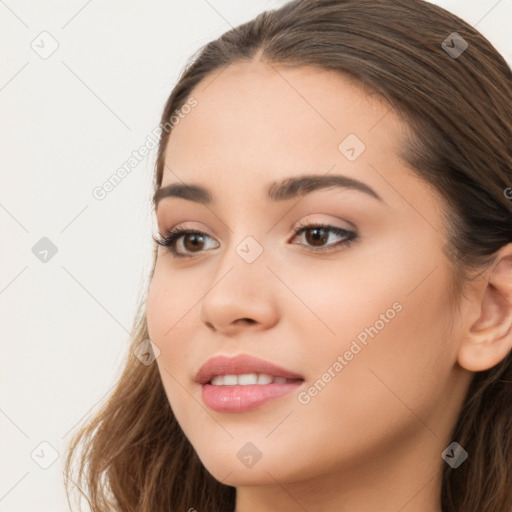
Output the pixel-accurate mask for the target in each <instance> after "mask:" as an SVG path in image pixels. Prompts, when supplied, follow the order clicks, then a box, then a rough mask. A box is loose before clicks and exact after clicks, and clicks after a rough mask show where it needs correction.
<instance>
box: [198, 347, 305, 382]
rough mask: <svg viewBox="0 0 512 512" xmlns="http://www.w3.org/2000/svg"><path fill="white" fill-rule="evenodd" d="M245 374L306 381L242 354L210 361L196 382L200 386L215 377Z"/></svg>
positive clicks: (296, 375)
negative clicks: (261, 374)
mask: <svg viewBox="0 0 512 512" xmlns="http://www.w3.org/2000/svg"><path fill="white" fill-rule="evenodd" d="M245 373H265V374H267V375H271V376H272V377H284V378H285V379H301V380H304V378H303V377H302V376H301V375H298V374H297V373H294V372H292V371H290V370H286V369H285V368H281V367H279V366H276V365H275V364H272V363H270V362H269V361H265V360H263V359H259V358H257V357H253V356H249V355H246V354H240V355H237V356H235V357H226V356H215V357H212V358H210V359H208V361H206V363H204V364H203V366H201V368H200V369H199V371H198V372H197V374H196V376H195V381H196V382H198V383H199V384H206V383H207V382H209V381H210V380H211V378H212V377H214V376H215V375H241V374H245Z"/></svg>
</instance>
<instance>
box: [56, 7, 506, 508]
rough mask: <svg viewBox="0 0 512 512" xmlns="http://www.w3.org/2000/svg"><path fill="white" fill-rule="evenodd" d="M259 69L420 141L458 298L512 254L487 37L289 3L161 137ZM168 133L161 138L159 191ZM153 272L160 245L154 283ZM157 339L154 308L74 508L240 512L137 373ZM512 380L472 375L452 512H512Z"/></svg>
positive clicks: (84, 444)
mask: <svg viewBox="0 0 512 512" xmlns="http://www.w3.org/2000/svg"><path fill="white" fill-rule="evenodd" d="M454 32H456V33H457V34H458V35H457V34H453V33H454ZM461 38H462V39H461ZM444 41H447V42H445V43H443V42H444ZM464 41H465V42H466V43H467V48H466V47H465V44H464ZM457 52H458V53H457ZM255 56H256V57H257V58H260V59H261V60H262V61H264V62H266V63H268V64H270V65H274V64H276V65H278V66H316V67H317V68H321V69H329V70H337V71H339V72H340V73H344V74H345V75H347V76H351V77H352V78H354V79H356V80H358V81H359V83H361V84H362V85H363V84H364V85H365V86H366V87H369V88H371V89H372V90H373V91H375V92H376V93H377V94H379V95H380V96H381V97H383V98H385V99H386V100H387V101H388V102H389V104H390V105H392V107H393V109H394V111H395V112H396V113H397V114H398V115H399V116H401V118H402V119H403V120H404V121H405V122H406V125H407V126H408V127H409V128H410V140H409V141H408V143H407V145H406V146H405V147H404V148H403V154H402V155H401V156H402V158H403V159H404V160H405V161H406V162H408V163H409V164H410V167H411V169H412V170H413V171H414V172H415V173H417V175H418V176H419V177H421V178H422V179H423V180H424V181H425V183H426V184H427V183H428V184H429V185H430V186H433V187H434V188H435V190H437V191H438V192H439V193H440V194H441V195H442V197H443V198H444V199H445V202H446V204H445V210H444V212H443V214H444V216H445V219H446V225H447V227H448V228H449V231H448V232H449V235H450V236H449V237H448V241H447V245H446V247H445V250H446V251H447V252H446V253H447V255H449V259H450V263H451V265H452V268H453V276H454V281H453V282H454V283H455V285H456V286H455V288H454V289H455V290H457V291H458V292H461V293H463V292H464V285H465V284H467V283H468V282H469V280H470V279H472V278H473V273H474V272H475V271H478V270H479V269H482V267H485V266H488V265H490V264H491V263H492V262H493V261H494V259H495V252H496V251H497V250H498V249H500V248H501V247H502V246H504V245H506V244H507V243H509V242H512V221H511V219H512V216H511V214H512V202H511V201H510V200H509V199H508V198H507V197H506V194H505V192H504V191H505V190H506V189H507V188H508V187H510V186H512V80H511V79H512V74H511V70H510V67H509V65H508V64H507V63H506V61H505V60H504V59H503V57H502V56H501V55H500V54H499V53H498V52H497V51H496V49H495V48H494V47H493V46H492V45H491V43H490V42H489V41H488V40H487V39H485V38H484V37H483V35H482V34H480V33H479V32H478V31H477V30H475V29H474V28H472V27H471V26H470V25H468V24H467V23H465V22H464V21H463V20H461V19H460V18H458V17H457V16H455V15H453V14H451V13H449V12H447V11H446V10H444V9H442V8H440V7H437V6H435V5H433V4H430V3H427V2H425V1H423V0H295V1H291V2H288V3H287V4H285V5H284V6H283V7H281V8H279V9H277V10H274V11H265V12H263V13H261V14H260V15H258V16H257V17H256V18H255V19H253V20H252V21H250V22H248V23H244V24H242V25H240V26H238V27H235V28H233V29H232V30H229V31H228V32H226V33H225V34H223V35H222V36H221V37H219V38H218V39H217V40H215V41H212V42H210V43H208V44H207V45H205V46H204V47H203V48H202V49H201V51H200V52H198V53H197V54H196V55H195V56H194V59H193V60H192V61H190V62H189V63H188V65H187V66H186V68H185V69H184V71H183V72H182V74H181V76H180V78H179V81H178V83H177V84H176V86H175V87H174V89H173V90H172V93H171V95H170V97H169V99H168V101H167V103H166V105H165V108H164V111H163V115H162V119H161V125H162V126H163V125H165V123H169V120H170V119H171V117H172V116H173V115H174V113H175V111H176V110H179V109H180V108H181V107H182V106H183V105H184V104H185V102H186V101H187V99H188V98H189V97H190V96H191V93H192V91H193V89H194V88H195V87H196V86H197V85H198V84H199V83H200V82H202V81H203V80H205V79H206V78H207V77H208V79H209V80H214V79H215V76H216V74H217V73H220V72H222V70H223V68H224V67H225V66H229V65H230V64H233V63H237V62H244V61H250V60H251V59H254V58H255ZM191 115H193V113H192V114H191ZM171 134H172V130H168V131H167V130H164V131H163V132H162V135H161V138H160V144H159V148H158V156H157V161H156V172H155V176H154V189H155V190H157V189H158V188H159V187H160V185H161V182H162V175H163V171H164V159H165V149H166V145H167V141H168V138H169V136H170V135H171ZM155 262H156V245H155V254H154V261H153V268H152V270H151V277H152V275H153V272H154V264H155ZM450 286H451V285H450V284H448V283H447V288H449V287H450ZM148 338H149V336H148V330H147V323H146V316H145V296H144V297H143V298H142V299H141V302H140V306H139V311H138V315H137V318H136V319H135V321H134V324H133V326H132V334H131V338H130V340H131V347H130V350H129V352H128V354H127V356H126V359H125V361H124V366H123V371H122V374H121V376H120V378H119V381H118V383H117V385H116V387H115V389H114V390H113V392H112V393H111V394H110V396H109V398H108V400H107V401H105V403H104V404H103V405H102V406H101V408H100V410H99V411H96V412H95V413H94V415H93V416H92V417H91V418H89V420H88V423H87V424H86V425H85V426H83V427H81V429H80V430H79V431H78V432H76V433H75V436H74V438H73V440H72V442H71V443H70V448H69V453H68V457H67V459H66V469H65V475H66V492H67V494H68V501H69V496H70V492H69V490H68V488H67V487H68V486H72V487H76V486H78V487H79V488H80V489H81V490H82V492H83V494H84V496H86V498H87V500H88V501H89V504H90V507H91V510H93V511H94V512H100V511H101V512H104V511H105V510H112V511H119V512H121V511H122V512H131V511H138V512H155V511H161V512H163V511H174V510H183V511H187V510H189V509H197V510H199V511H208V512H220V511H232V510H233V509H234V504H235V488H234V487H230V486H227V485H224V484H222V483H221V482H218V481H217V480H215V479H214V478H213V477H212V475H211V474H210V473H208V471H207V470H206V469H205V468H204V466H203V465H202V463H201V462H200V460H199V458H198V456H197V454H196V453H195V451H194V449H193V447H192V446H191V444H190V443H189V441H188V440H187V438H186V436H185V435H184V433H183V431H182V430H181V428H180V426H179V425H178V423H177V421H176V419H175V417H174V415H173V412H172V410H171V408H170V405H169V402H168V400H167V397H166V395H165V392H164V388H163V385H162V382H161V378H160V376H159V372H158V367H157V365H156V363H153V364H151V365H144V364H141V362H140V361H139V360H138V359H137V358H136V357H135V356H134V354H133V349H134V348H135V347H136V346H137V345H138V344H139V343H140V342H142V341H143V340H147V339H148ZM511 381H512V356H511V354H508V356H507V357H506V358H505V359H504V360H503V361H501V362H500V363H499V364H497V365H496V366H494V367H493V368H491V369H489V370H486V371H482V372H476V373H475V376H474V377H473V381H472V383H471V386H470V388H469V390H468V393H467V396H466V399H465V401H464V404H463V407H462V410H461V413H460V416H459V418H458V421H457V423H456V425H455V426H454V428H453V431H452V435H451V439H452V440H455V441H457V442H458V443H459V444H460V445H461V446H462V447H463V448H464V449H465V450H466V451H467V452H468V453H469V458H468V459H467V461H465V462H464V464H462V465H461V466H460V467H458V468H457V469H452V468H451V467H449V466H448V464H445V465H444V467H443V479H442V507H443V511H444V512H483V511H485V512H505V511H506V512H511V511H512V386H511ZM75 459H77V460H78V463H79V465H78V476H77V477H75V478H74V479H73V476H74V475H73V473H72V469H73V461H74V460H75Z"/></svg>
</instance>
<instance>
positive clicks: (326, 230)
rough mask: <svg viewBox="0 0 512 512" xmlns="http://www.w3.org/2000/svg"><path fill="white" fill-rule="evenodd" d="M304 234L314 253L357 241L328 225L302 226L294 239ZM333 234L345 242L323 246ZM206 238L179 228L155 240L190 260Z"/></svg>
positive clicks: (195, 232)
mask: <svg viewBox="0 0 512 512" xmlns="http://www.w3.org/2000/svg"><path fill="white" fill-rule="evenodd" d="M303 233H306V237H305V238H306V241H307V243H308V244H312V245H311V246H310V247H312V248H313V252H326V251H332V250H335V249H333V247H339V246H343V247H346V246H349V245H350V244H351V243H352V242H353V241H354V240H356V239H357V234H356V233H355V232H354V231H349V230H347V229H343V228H338V227H336V226H329V225H326V224H308V225H306V226H301V227H300V228H299V229H297V230H296V231H295V233H294V236H293V238H296V237H297V236H299V235H302V234H303ZM331 234H332V235H336V236H338V237H342V238H343V240H341V241H340V242H338V243H337V244H329V245H328V246H322V244H324V243H325V242H326V241H327V240H328V239H329V236H330V235H331ZM308 235H309V236H308ZM160 236H161V235H160ZM206 238H210V237H209V236H208V235H207V234H206V233H203V232H202V231H196V230H190V229H182V228H180V226H177V227H175V228H173V229H171V230H169V231H168V233H167V234H166V235H165V236H163V237H162V236H161V238H156V237H153V240H154V241H155V242H156V243H157V244H158V245H162V246H164V247H167V249H168V250H169V252H170V253H171V254H172V255H173V256H174V257H175V258H188V257H191V256H193V255H194V253H199V252H201V250H202V249H203V248H204V247H203V246H204V240H205V239H206ZM178 242H180V243H178ZM177 245H181V246H182V249H183V248H184V249H185V251H191V252H192V254H190V253H187V252H185V253H181V252H178V250H177V249H176V246H177ZM319 245H320V247H319ZM214 248H215V247H214Z"/></svg>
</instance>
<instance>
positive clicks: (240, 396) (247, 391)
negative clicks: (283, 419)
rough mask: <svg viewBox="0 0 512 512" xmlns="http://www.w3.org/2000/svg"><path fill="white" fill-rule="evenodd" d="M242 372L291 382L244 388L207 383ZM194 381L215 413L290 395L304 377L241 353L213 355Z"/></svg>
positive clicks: (257, 404)
mask: <svg viewBox="0 0 512 512" xmlns="http://www.w3.org/2000/svg"><path fill="white" fill-rule="evenodd" d="M244 373H265V374H267V375H271V376H272V377H283V378H285V379H291V381H290V382H285V383H270V384H254V385H245V386H242V385H233V386H214V385H212V384H209V382H210V379H211V378H212V377H213V376H215V375H241V374H244ZM195 381H196V382H197V383H198V384H201V392H202V393H201V395H202V399H203V402H204V403H205V405H206V406H207V407H209V408H210V409H212V410H214V411H217V412H224V413H226V412H229V413H236V412H238V413H239V412H245V411H250V410H253V409H256V408H258V407H261V406H262V405H264V404H266V403H267V402H269V401H271V400H274V399H276V398H279V397H282V396H284V395H287V394H288V393H291V392H292V391H294V390H296V389H297V387H299V386H301V385H302V383H303V382H304V378H303V377H302V376H301V375H299V374H297V373H294V372H292V371H290V370H287V369H285V368H282V367H280V366H276V365H275V364H272V363H270V362H269V361H265V360H263V359H259V358H256V357H252V356H249V355H245V354H242V355H238V356H236V357H226V356H216V357H213V358H211V359H209V360H208V361H206V363H205V364H204V365H203V366H202V367H201V368H200V369H199V371H198V372H197V374H196V377H195Z"/></svg>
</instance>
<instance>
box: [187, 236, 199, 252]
mask: <svg viewBox="0 0 512 512" xmlns="http://www.w3.org/2000/svg"><path fill="white" fill-rule="evenodd" d="M201 238H203V236H202V235H198V234H196V233H192V234H189V235H188V236H185V247H186V249H187V251H188V250H190V247H187V241H188V240H192V249H194V248H196V249H197V247H198V244H197V240H198V239H201ZM199 247H200V245H199Z"/></svg>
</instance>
